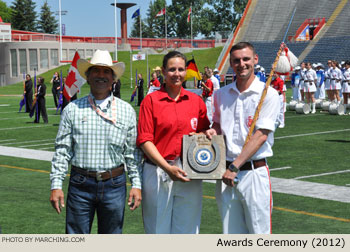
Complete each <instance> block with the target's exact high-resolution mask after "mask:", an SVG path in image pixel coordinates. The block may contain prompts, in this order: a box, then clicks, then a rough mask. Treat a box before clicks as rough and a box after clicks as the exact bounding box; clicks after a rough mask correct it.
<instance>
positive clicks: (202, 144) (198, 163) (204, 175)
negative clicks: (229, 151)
mask: <svg viewBox="0 0 350 252" xmlns="http://www.w3.org/2000/svg"><path fill="white" fill-rule="evenodd" d="M182 153H183V154H182V160H183V161H182V162H183V164H182V165H183V169H184V171H186V173H187V177H188V178H189V179H208V180H210V179H221V178H222V175H223V174H224V172H225V170H226V147H225V141H224V137H223V136H222V135H219V136H213V138H212V140H209V139H208V138H207V137H206V136H205V135H194V136H187V135H185V136H183V150H182Z"/></svg>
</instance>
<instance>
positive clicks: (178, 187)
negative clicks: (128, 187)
mask: <svg viewBox="0 0 350 252" xmlns="http://www.w3.org/2000/svg"><path fill="white" fill-rule="evenodd" d="M177 166H179V167H182V166H181V164H177ZM201 214H202V180H191V181H190V182H180V181H173V180H171V178H170V177H169V176H168V174H167V173H166V172H164V171H163V170H162V169H161V168H159V167H156V166H154V165H151V164H149V163H146V162H145V164H144V167H143V188H142V215H143V224H144V228H145V232H146V233H147V234H198V233H199V228H200V223H201Z"/></svg>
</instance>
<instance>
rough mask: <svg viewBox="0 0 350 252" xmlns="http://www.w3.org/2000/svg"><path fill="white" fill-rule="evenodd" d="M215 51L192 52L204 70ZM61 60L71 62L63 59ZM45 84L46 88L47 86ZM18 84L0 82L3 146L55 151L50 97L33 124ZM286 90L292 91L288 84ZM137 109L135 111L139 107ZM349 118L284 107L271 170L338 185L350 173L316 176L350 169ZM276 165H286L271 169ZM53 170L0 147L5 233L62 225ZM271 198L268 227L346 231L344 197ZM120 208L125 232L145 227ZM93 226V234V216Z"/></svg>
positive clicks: (210, 222)
mask: <svg viewBox="0 0 350 252" xmlns="http://www.w3.org/2000/svg"><path fill="white" fill-rule="evenodd" d="M219 52H220V50H217V51H215V53H205V52H204V51H198V52H197V51H196V53H198V55H195V58H196V62H197V64H198V67H199V68H200V69H203V67H204V65H207V64H202V63H203V62H204V63H206V62H213V60H211V61H210V59H208V58H205V57H206V55H210V57H213V59H216V58H217V56H218V53H219ZM121 54H122V53H120V54H119V55H121ZM200 54H202V55H200ZM213 54H215V55H214V56H213ZM203 55H204V56H203ZM202 56H203V58H202ZM120 57H121V56H120ZM125 57H126V58H127V55H126V56H125ZM157 60H158V64H157V63H156V60H155V61H154V65H153V66H151V67H154V66H155V65H161V63H160V62H159V61H160V60H161V57H159V56H158V59H157ZM214 62H215V61H214ZM139 63H140V62H139ZM141 63H142V62H141ZM141 63H140V64H141ZM143 64H145V63H143ZM209 66H211V65H210V64H209ZM64 67H65V68H67V69H68V66H64ZM64 67H63V68H64ZM135 69H136V68H134V70H135ZM139 69H141V65H140V68H139ZM53 71H55V70H52V71H50V72H49V73H46V74H44V75H43V76H45V77H47V79H49V76H51V75H52V72H53ZM127 71H129V70H128V69H127ZM126 74H127V73H126ZM129 74H130V72H129ZM122 83H123V88H122V93H121V95H122V98H123V99H124V100H126V101H128V100H129V99H130V95H131V92H132V89H131V88H130V82H129V83H128V79H127V77H125V79H124V80H123V79H122ZM47 86H48V94H50V89H51V88H50V85H49V84H47ZM21 88H22V86H21V84H20V83H19V84H15V85H11V86H7V87H1V88H0V145H3V146H9V147H21V148H28V149H36V150H46V151H54V139H55V136H56V133H57V130H58V124H59V120H60V116H59V115H55V112H56V111H55V110H54V109H53V106H54V105H53V104H54V103H53V98H52V96H51V95H48V96H47V97H46V102H47V108H48V115H49V124H43V122H42V120H41V123H40V124H33V123H32V121H33V119H32V118H29V117H28V114H26V113H23V112H21V113H18V108H19V106H18V103H19V101H20V98H21V97H20V94H21ZM88 90H89V87H88V85H84V86H83V88H82V92H81V94H80V96H83V95H85V94H87V93H88ZM287 96H288V97H290V96H291V94H290V89H289V91H288V92H287ZM132 105H134V103H132ZM134 108H135V110H136V111H137V112H138V107H135V106H134ZM349 123H350V116H334V115H329V114H328V113H319V112H318V113H316V114H313V115H312V114H309V115H300V114H296V113H295V112H292V111H288V112H287V113H286V127H285V128H283V129H278V130H277V131H276V133H275V144H274V147H273V150H274V156H273V157H272V158H270V159H269V160H268V162H269V166H270V168H271V169H272V170H271V176H272V177H275V178H284V179H293V178H296V177H301V176H309V175H315V176H314V177H307V178H304V179H300V180H301V181H309V182H317V183H322V184H330V185H336V186H342V187H344V186H346V185H348V184H350V173H349V172H344V173H335V174H329V175H323V176H319V175H320V174H323V173H333V172H337V171H338V172H339V171H346V170H349V164H350V156H349V147H350V134H349V131H350V124H349ZM330 131H334V132H333V133H331V132H330ZM327 132H328V133H327ZM280 167H291V168H289V169H283V170H275V171H274V170H273V169H274V168H280ZM50 169H51V164H50V162H47V161H39V160H31V159H23V158H13V157H8V156H4V155H2V153H0V199H1V201H0V213H1V214H0V229H1V232H2V233H3V234H30V233H31V234H55V233H64V232H65V214H64V213H62V214H61V215H58V214H57V213H56V212H55V211H54V209H53V208H52V207H51V204H50V203H49V195H50V181H49V171H50ZM128 188H129V187H128ZM129 189H130V188H129ZM64 192H67V180H66V181H65V183H64ZM349 192H350V187H349ZM214 193H215V184H211V183H204V188H203V214H202V225H201V233H206V234H218V233H221V222H220V217H219V214H218V209H217V206H216V201H215V196H214ZM320 193H322V192H320ZM273 197H274V209H273V214H272V225H273V228H272V231H273V233H275V234H303V233H314V234H316V233H318V234H319V233H322V234H325V233H331V234H339V233H346V234H349V233H350V204H349V203H342V202H338V201H333V200H322V199H316V198H311V197H303V196H296V195H291V194H285V193H276V192H274V193H273ZM125 213H126V216H125V224H124V233H129V234H139V233H144V231H143V224H142V216H141V209H140V208H139V209H137V210H136V211H134V212H130V211H129V210H128V209H126V210H125ZM93 233H96V223H95V224H94V227H93Z"/></svg>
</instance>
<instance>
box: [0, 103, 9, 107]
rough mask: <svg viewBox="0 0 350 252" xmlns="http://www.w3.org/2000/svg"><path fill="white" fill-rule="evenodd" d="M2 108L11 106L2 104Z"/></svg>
mask: <svg viewBox="0 0 350 252" xmlns="http://www.w3.org/2000/svg"><path fill="white" fill-rule="evenodd" d="M0 107H10V104H0Z"/></svg>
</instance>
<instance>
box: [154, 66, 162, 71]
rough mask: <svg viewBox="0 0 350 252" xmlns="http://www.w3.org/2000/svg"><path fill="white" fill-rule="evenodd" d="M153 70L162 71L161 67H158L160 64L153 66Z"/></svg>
mask: <svg viewBox="0 0 350 252" xmlns="http://www.w3.org/2000/svg"><path fill="white" fill-rule="evenodd" d="M153 71H162V69H161V68H160V66H156V68H153Z"/></svg>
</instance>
